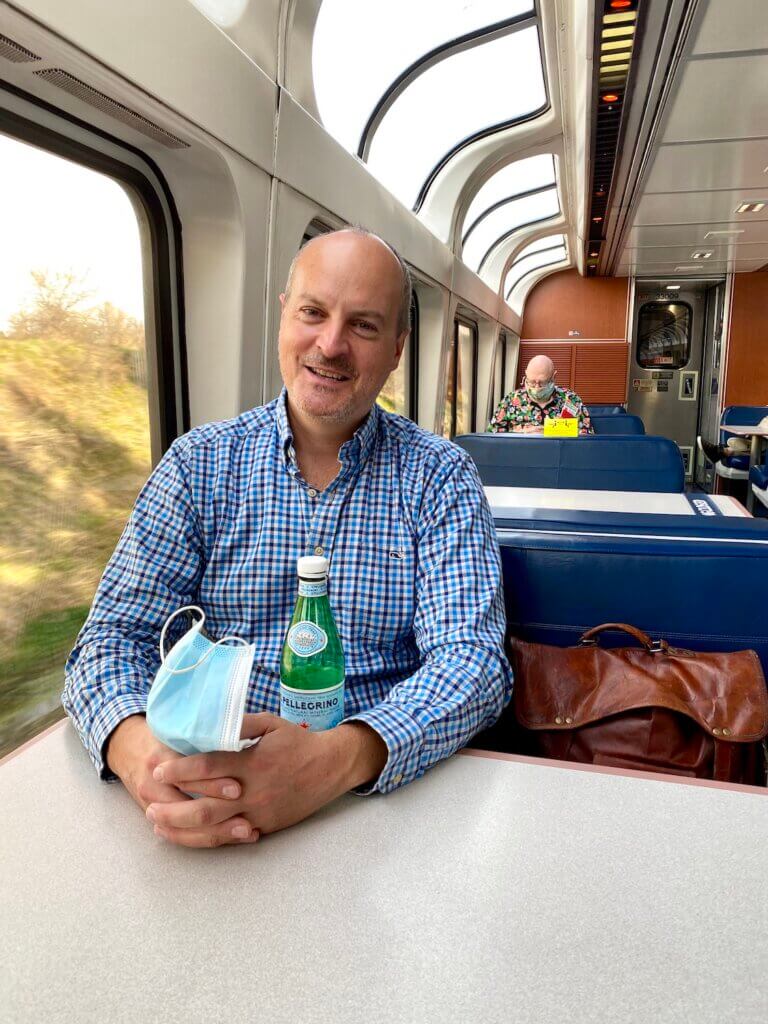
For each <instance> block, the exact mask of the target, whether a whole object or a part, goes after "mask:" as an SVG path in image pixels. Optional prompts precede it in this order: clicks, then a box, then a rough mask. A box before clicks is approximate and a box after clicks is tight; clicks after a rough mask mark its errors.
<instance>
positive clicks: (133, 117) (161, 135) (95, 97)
mask: <svg viewBox="0 0 768 1024" xmlns="http://www.w3.org/2000/svg"><path fill="white" fill-rule="evenodd" d="M35 74H36V75H37V77H38V78H42V79H44V80H45V81H46V82H48V83H50V84H51V85H55V86H57V87H58V88H59V89H63V90H64V92H68V93H69V94H70V96H75V97H77V99H79V100H82V101H83V102H84V103H88V104H89V105H90V106H92V107H95V108H96V109H97V110H101V111H102V113H104V114H109V116H110V117H114V118H115V120H116V121H122V123H123V124H127V125H128V126H129V128H134V129H135V130H136V131H137V132H141V133H142V135H146V136H148V137H149V138H150V139H154V141H155V142H160V143H162V145H163V146H168V148H169V149H189V143H188V142H184V141H183V140H182V139H179V138H177V136H175V135H172V134H171V132H167V131H166V130H165V128H161V127H160V125H158V124H155V123H154V121H150V120H149V119H148V118H146V117H142V115H141V114H137V113H136V112H135V111H134V110H131V109H130V108H129V107H126V106H123V104H122V103H118V102H117V100H113V99H110V97H109V96H105V95H104V93H103V92H99V91H98V90H97V89H93V88H91V86H90V85H86V84H85V82H81V81H80V79H79V78H75V76H74V75H70V74H69V72H67V71H62V70H61V68H48V69H45V70H42V71H35Z"/></svg>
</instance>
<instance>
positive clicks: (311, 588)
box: [299, 580, 328, 597]
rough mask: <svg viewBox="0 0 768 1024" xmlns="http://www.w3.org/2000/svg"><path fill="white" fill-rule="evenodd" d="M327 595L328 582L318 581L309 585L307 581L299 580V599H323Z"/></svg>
mask: <svg viewBox="0 0 768 1024" xmlns="http://www.w3.org/2000/svg"><path fill="white" fill-rule="evenodd" d="M327 593H328V582H327V581H326V580H318V581H316V582H312V583H310V581H309V580H299V597H325V595H326V594H327Z"/></svg>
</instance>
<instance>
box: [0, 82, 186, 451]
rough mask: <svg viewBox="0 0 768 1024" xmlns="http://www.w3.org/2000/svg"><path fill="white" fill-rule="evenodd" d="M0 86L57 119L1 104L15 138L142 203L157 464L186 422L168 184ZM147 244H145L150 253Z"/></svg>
mask: <svg viewBox="0 0 768 1024" xmlns="http://www.w3.org/2000/svg"><path fill="white" fill-rule="evenodd" d="M0 90H2V91H3V92H7V93H10V94H11V95H13V96H16V97H18V98H19V99H21V100H22V101H23V102H24V103H27V104H31V105H32V106H34V107H37V108H40V110H41V111H44V112H45V113H47V114H48V115H49V116H50V117H52V119H53V120H54V122H55V125H56V127H50V126H48V125H45V124H42V123H41V122H39V121H34V120H31V119H30V118H28V117H26V116H24V115H23V114H19V113H17V112H16V111H14V110H10V109H8V108H7V107H3V106H2V105H0V131H2V132H3V133H4V134H5V135H8V136H9V137H10V138H12V139H16V140H17V141H19V142H22V143H27V144H29V145H32V146H36V147H37V148H38V149H41V150H43V151H44V152H47V153H50V154H51V155H53V156H58V157H63V158H64V159H67V160H71V161H72V162H73V163H76V164H78V165H80V166H82V167H86V168H88V169H89V170H92V171H96V172H98V173H100V174H104V175H105V176H107V177H109V178H111V179H112V180H113V181H115V182H116V183H117V184H119V185H121V186H123V187H124V188H125V189H126V191H127V193H128V197H129V200H130V201H133V202H134V203H138V204H140V206H141V208H142V212H143V214H144V221H145V225H146V228H147V235H148V237H147V235H145V234H144V232H143V231H141V227H142V224H141V223H140V225H139V227H140V235H141V241H142V248H143V249H145V255H148V256H149V260H150V267H151V280H152V293H151V299H150V298H149V296H147V295H146V291H145V302H151V305H152V324H151V327H150V325H146V324H145V332H146V333H145V344H146V354H147V360H148V361H149V360H150V359H151V360H153V362H154V370H155V375H156V381H157V387H156V388H154V387H153V388H148V395H147V397H148V405H149V424H150V437H151V440H152V451H151V459H152V462H153V464H154V463H156V462H157V461H158V459H159V457H160V456H161V455H163V454H164V453H165V452H166V451H167V450H168V448H169V447H170V445H171V443H172V442H173V441H174V440H175V439H176V438H177V437H179V436H180V435H181V434H183V433H184V432H186V431H187V430H189V428H190V412H189V382H188V372H187V353H186V340H185V334H184V288H183V277H182V265H183V264H182V249H181V222H180V219H179V216H178V213H177V211H176V206H175V203H174V201H173V196H172V193H171V190H170V188H169V187H168V184H167V182H166V181H165V178H164V177H163V175H162V173H161V171H160V169H159V168H158V167H157V165H156V164H155V163H154V161H153V160H151V158H149V157H148V156H147V155H146V154H145V153H143V152H142V151H141V150H140V149H137V148H136V147H134V146H131V145H130V144H128V143H126V142H124V141H123V140H122V139H118V138H116V137H114V136H112V135H110V134H108V133H107V132H104V131H102V130H101V129H98V128H94V127H93V126H91V125H88V124H86V123H85V122H83V121H81V120H80V119H79V118H77V117H75V116H73V115H72V114H68V113H65V112H63V111H61V110H59V109H58V108H56V107H52V106H51V105H50V104H48V103H46V102H44V101H43V100H40V99H38V98H37V97H33V96H29V95H28V94H27V93H24V92H22V91H21V90H19V89H16V88H15V87H14V86H11V85H9V84H8V83H5V82H3V83H0ZM68 125H73V126H75V127H76V128H77V129H78V130H79V133H84V135H85V137H86V138H87V139H89V142H84V141H81V140H80V139H78V138H75V137H74V135H73V134H68V133H67V127H68ZM91 140H92V141H91ZM100 140H103V141H105V142H107V143H109V144H110V146H114V147H115V148H117V149H118V150H122V151H124V152H125V153H126V154H127V153H131V154H132V155H133V156H134V157H136V158H138V159H139V161H140V162H141V163H143V164H144V165H145V166H146V167H147V168H148V169H149V170H150V171H151V172H152V174H153V175H154V177H155V179H156V181H157V185H158V186H159V190H158V187H156V185H155V184H154V183H153V182H152V180H151V179H150V178H149V177H148V176H147V175H146V174H144V173H143V172H142V171H141V170H140V169H139V168H138V167H135V166H134V165H133V164H130V163H128V162H127V161H122V160H120V159H119V157H117V156H114V155H112V154H110V153H107V152H105V151H104V150H103V149H101V148H99V145H98V143H99V141H100ZM159 193H162V195H161V194H159ZM163 204H165V207H166V208H165V209H164V205H163ZM146 242H148V243H149V245H148V249H149V252H148V253H146V248H145V243H146ZM142 269H143V270H144V271H146V269H147V268H146V266H145V267H143V268H142Z"/></svg>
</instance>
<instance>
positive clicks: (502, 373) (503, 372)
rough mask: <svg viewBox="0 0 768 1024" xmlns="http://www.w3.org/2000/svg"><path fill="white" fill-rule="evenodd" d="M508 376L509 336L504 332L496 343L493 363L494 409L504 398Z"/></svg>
mask: <svg viewBox="0 0 768 1024" xmlns="http://www.w3.org/2000/svg"><path fill="white" fill-rule="evenodd" d="M506 376H507V336H506V334H505V333H504V331H502V332H501V334H500V335H499V340H498V341H497V342H496V358H495V359H494V363H493V405H494V408H495V407H496V406H497V405H498V404H499V402H500V401H501V400H502V398H503V397H504V382H505V380H506Z"/></svg>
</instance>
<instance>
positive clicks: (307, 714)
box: [280, 679, 344, 732]
mask: <svg viewBox="0 0 768 1024" xmlns="http://www.w3.org/2000/svg"><path fill="white" fill-rule="evenodd" d="M280 717H281V718H284V719H285V720H286V721H288V722H293V723H294V724H295V725H300V726H301V728H302V729H309V731H310V732H322V731H323V730H324V729H333V728H334V726H336V725H339V723H340V722H341V721H342V719H343V718H344V680H343V679H342V681H341V682H340V683H339V684H338V686H331V687H330V688H329V689H327V690H296V689H294V688H293V687H292V686H286V685H285V684H284V683H281V684H280Z"/></svg>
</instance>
